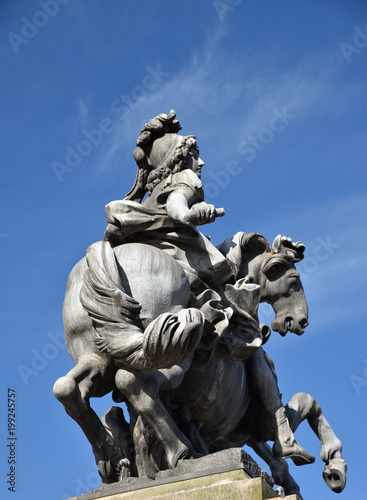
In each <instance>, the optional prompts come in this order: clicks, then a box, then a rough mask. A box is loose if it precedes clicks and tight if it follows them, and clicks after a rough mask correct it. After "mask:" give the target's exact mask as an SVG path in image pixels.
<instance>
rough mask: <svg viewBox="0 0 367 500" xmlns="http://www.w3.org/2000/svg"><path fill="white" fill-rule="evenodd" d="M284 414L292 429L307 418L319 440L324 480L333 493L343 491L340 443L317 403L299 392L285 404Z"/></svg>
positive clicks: (312, 398)
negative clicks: (323, 464) (323, 465)
mask: <svg viewBox="0 0 367 500" xmlns="http://www.w3.org/2000/svg"><path fill="white" fill-rule="evenodd" d="M286 414H287V417H288V419H289V421H290V425H291V427H292V430H293V431H295V430H296V429H297V428H298V426H299V424H300V423H301V422H302V421H303V420H305V419H307V420H308V423H309V424H310V427H311V429H312V430H313V431H314V433H315V434H316V436H317V437H318V438H319V440H320V442H321V453H320V457H321V459H322V460H323V461H324V462H325V468H324V472H323V478H324V481H325V482H326V484H327V485H328V487H329V488H330V489H331V490H332V491H334V492H335V493H340V492H341V491H343V489H344V487H345V483H346V471H347V465H346V463H345V461H344V460H343V457H342V444H341V442H340V440H339V439H338V438H337V437H336V435H335V433H334V431H333V429H332V428H331V426H330V424H329V423H328V421H327V420H326V418H325V416H324V414H323V413H322V411H321V407H320V405H319V403H318V402H317V401H316V399H315V398H314V397H313V396H311V395H310V394H307V393H304V392H299V393H297V394H295V395H294V396H293V397H292V399H291V400H290V402H289V403H288V404H287V405H286Z"/></svg>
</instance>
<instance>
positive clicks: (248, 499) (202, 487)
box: [69, 448, 298, 500]
mask: <svg viewBox="0 0 367 500" xmlns="http://www.w3.org/2000/svg"><path fill="white" fill-rule="evenodd" d="M256 476H258V477H256ZM265 479H267V481H266V480H265ZM268 483H270V484H272V480H271V478H270V477H269V476H268V475H267V474H265V473H264V472H263V471H262V470H261V468H260V467H259V466H258V464H257V463H256V462H254V460H253V459H252V458H251V457H250V456H249V455H247V453H245V452H244V451H243V450H242V449H241V448H232V449H229V450H224V451H221V452H218V453H213V454H212V455H208V456H206V457H202V458H199V459H192V460H182V461H180V462H179V464H178V466H177V467H176V468H175V469H170V470H167V471H161V472H159V473H158V475H157V478H156V479H155V480H150V479H142V478H127V479H124V480H123V481H121V482H119V483H113V484H109V485H104V486H102V487H101V488H97V489H95V490H92V491H89V492H87V493H84V494H83V495H79V496H77V497H72V498H71V499H69V500H96V499H103V500H125V499H129V500H130V499H131V500H153V499H163V498H166V499H167V500H232V499H233V500H237V499H238V500H240V499H241V500H268V499H271V498H280V497H279V494H278V492H277V491H274V489H273V488H272V487H271V486H270V485H269V484H268ZM286 499H287V500H297V499H298V497H297V496H296V495H291V496H287V497H286Z"/></svg>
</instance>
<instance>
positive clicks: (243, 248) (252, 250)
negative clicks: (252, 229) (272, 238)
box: [217, 231, 272, 279]
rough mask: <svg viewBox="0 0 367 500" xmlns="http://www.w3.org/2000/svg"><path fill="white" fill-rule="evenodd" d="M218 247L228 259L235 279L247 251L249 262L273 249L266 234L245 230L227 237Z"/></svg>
mask: <svg viewBox="0 0 367 500" xmlns="http://www.w3.org/2000/svg"><path fill="white" fill-rule="evenodd" d="M217 248H218V250H219V251H220V252H221V253H222V254H223V255H224V256H225V258H226V259H227V261H228V263H229V265H230V266H231V268H232V271H233V274H234V277H235V279H237V278H238V274H239V272H240V269H241V266H242V264H243V260H244V255H245V254H246V253H247V254H248V258H247V259H246V261H248V262H249V261H250V260H252V258H254V257H255V256H256V255H260V254H261V253H264V252H271V251H272V248H271V245H270V243H269V241H268V240H267V239H266V238H264V236H262V235H261V234H259V233H245V232H243V231H239V232H238V233H236V234H235V235H234V236H232V237H231V238H227V239H226V240H225V241H223V243H221V244H220V245H218V246H217Z"/></svg>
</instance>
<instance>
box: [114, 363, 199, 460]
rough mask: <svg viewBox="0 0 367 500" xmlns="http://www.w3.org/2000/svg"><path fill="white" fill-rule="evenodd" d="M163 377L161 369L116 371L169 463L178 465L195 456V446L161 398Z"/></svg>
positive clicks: (127, 396) (118, 378)
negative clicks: (160, 444)
mask: <svg viewBox="0 0 367 500" xmlns="http://www.w3.org/2000/svg"><path fill="white" fill-rule="evenodd" d="M163 378H165V377H163ZM163 378H162V374H160V373H159V372H158V371H157V370H154V371H152V372H140V371H133V370H128V369H123V368H121V369H119V370H118V371H117V373H116V377H115V382H116V386H117V388H118V389H119V390H120V391H121V392H122V393H123V394H124V396H125V397H126V398H127V399H128V401H129V403H130V404H131V405H132V406H133V408H134V410H135V411H136V413H137V414H138V415H140V416H141V417H142V418H143V419H144V420H145V422H146V423H147V424H148V425H149V426H150V427H151V429H152V430H153V432H154V434H155V435H156V436H157V438H158V439H159V441H160V442H161V443H162V446H163V448H164V450H165V452H166V459H167V463H168V466H169V467H170V468H174V467H176V465H177V463H178V461H179V460H180V459H182V458H191V457H193V456H194V450H193V446H192V444H191V442H190V440H189V439H188V438H187V437H186V436H185V435H184V434H183V433H182V432H181V431H180V430H179V428H178V427H177V425H176V424H175V422H174V421H173V419H172V417H171V416H170V414H169V413H168V411H167V410H166V408H165V406H164V405H163V404H162V402H161V400H160V397H159V389H160V386H161V384H162V381H163Z"/></svg>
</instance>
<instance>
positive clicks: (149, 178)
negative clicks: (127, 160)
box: [125, 110, 196, 202]
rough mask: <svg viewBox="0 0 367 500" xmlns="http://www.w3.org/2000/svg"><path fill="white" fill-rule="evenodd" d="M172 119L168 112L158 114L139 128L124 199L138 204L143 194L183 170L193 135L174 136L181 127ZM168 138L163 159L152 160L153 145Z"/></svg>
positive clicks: (173, 116) (173, 113) (171, 112)
mask: <svg viewBox="0 0 367 500" xmlns="http://www.w3.org/2000/svg"><path fill="white" fill-rule="evenodd" d="M175 118H176V113H175V111H173V110H171V111H170V113H169V114H168V115H166V114H163V113H162V114H160V115H158V116H156V117H155V118H153V119H152V120H149V122H148V123H146V124H145V125H144V127H143V128H142V129H141V132H140V135H139V137H138V140H137V148H136V149H135V150H134V152H133V155H134V159H135V161H136V163H137V165H138V172H137V175H136V179H135V183H134V186H133V187H132V189H131V190H130V191H129V193H127V195H126V196H125V199H126V200H135V201H138V202H141V200H142V199H143V198H144V195H145V194H146V193H147V192H148V194H150V193H151V192H152V191H153V189H154V188H155V187H156V186H157V185H158V184H159V183H160V182H161V181H162V180H163V179H165V178H167V177H168V176H169V175H170V174H172V173H176V172H179V171H181V170H183V169H184V168H185V166H186V164H187V158H188V155H189V151H190V147H191V146H193V145H194V144H196V141H195V137H194V136H187V137H184V136H180V135H177V133H178V132H179V130H181V125H180V123H179V121H178V120H176V119H175ZM168 135H169V136H170V138H171V139H172V140H171V141H167V142H168V143H167V151H166V152H165V154H164V157H163V158H160V159H159V160H155V159H154V154H153V152H152V148H153V144H154V142H155V141H156V140H158V139H162V138H164V137H167V136H168ZM157 163H158V164H157Z"/></svg>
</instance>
